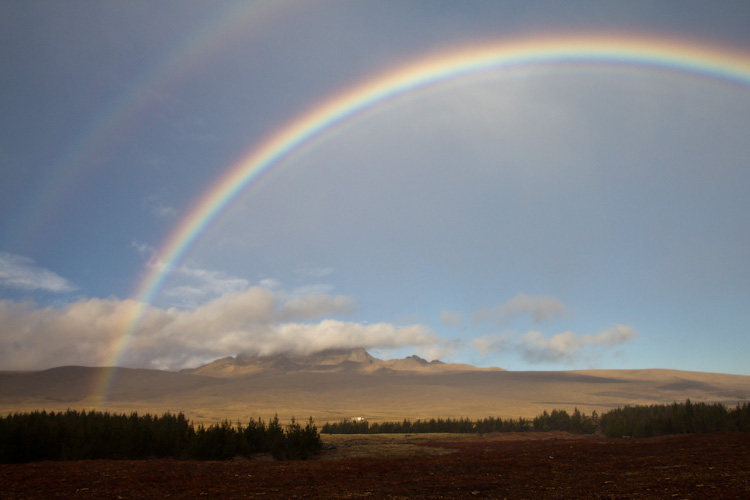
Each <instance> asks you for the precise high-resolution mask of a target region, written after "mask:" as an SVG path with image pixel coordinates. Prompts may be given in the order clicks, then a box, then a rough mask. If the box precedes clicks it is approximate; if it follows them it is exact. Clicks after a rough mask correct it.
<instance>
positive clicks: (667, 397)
mask: <svg viewBox="0 0 750 500" xmlns="http://www.w3.org/2000/svg"><path fill="white" fill-rule="evenodd" d="M112 370H114V372H112ZM103 377H111V379H112V383H111V384H110V387H109V391H108V400H107V402H106V404H104V405H103V406H98V408H99V409H106V410H109V411H116V412H125V413H129V412H132V411H137V412H139V413H144V412H150V413H157V414H160V413H163V412H166V411H171V412H183V413H185V414H186V416H187V417H188V418H190V419H191V420H193V421H195V422H205V423H208V422H216V421H220V420H223V419H231V420H233V421H235V422H236V421H238V420H239V421H243V422H246V421H247V419H249V418H251V417H253V418H258V417H262V418H264V419H266V418H270V417H272V416H273V415H274V414H278V415H279V417H280V418H281V419H282V420H284V419H288V418H291V417H292V416H296V417H298V418H307V417H308V416H312V417H313V418H314V419H315V420H316V421H317V422H326V421H338V420H341V419H344V418H352V417H366V418H368V419H369V420H371V421H383V420H401V419H404V418H410V419H416V418H430V417H452V418H459V417H468V418H472V419H477V418H484V417H487V416H498V417H503V418H518V417H519V416H522V417H527V418H532V417H534V416H536V415H538V414H540V413H542V411H544V410H551V409H556V408H559V409H566V410H568V411H572V410H573V409H574V408H576V407H577V408H579V409H580V410H582V411H583V412H585V413H587V414H590V413H591V412H592V411H594V410H596V411H597V412H599V413H600V414H601V413H602V412H604V411H607V410H609V409H612V408H615V407H618V406H625V405H635V404H644V405H648V404H671V403H672V402H674V401H684V400H685V399H687V398H690V399H691V400H693V401H694V402H721V403H723V404H726V405H732V406H733V405H735V404H737V403H743V402H746V401H747V400H748V399H750V376H744V375H728V374H718V373H700V372H686V371H679V370H581V371H555V372H544V371H536V372H532V371H530V372H509V371H503V370H499V369H495V370H487V369H484V370H482V369H478V368H473V367H470V366H468V365H451V364H450V363H440V362H435V361H432V362H428V361H426V360H424V359H421V358H418V357H409V358H405V359H401V360H388V361H383V360H378V359H377V358H374V357H372V356H370V355H369V354H368V353H367V352H366V351H365V350H364V349H361V350H359V349H355V350H347V351H324V352H321V353H317V354H315V355H312V356H266V357H249V356H237V357H236V358H224V359H222V360H217V361H215V362H213V363H210V364H208V365H205V366H202V367H198V368H196V369H194V370H185V371H182V372H163V371H158V370H133V369H126V368H115V369H105V368H88V367H61V368H55V369H52V370H44V371H40V372H26V373H18V372H16V373H10V372H5V373H3V372H0V413H2V414H8V413H13V412H19V411H29V410H36V409H40V410H41V409H46V410H55V411H57V410H66V409H68V408H71V409H91V408H94V405H95V404H97V403H98V402H99V400H98V397H97V396H98V394H96V391H97V390H98V388H99V386H101V381H102V380H103Z"/></svg>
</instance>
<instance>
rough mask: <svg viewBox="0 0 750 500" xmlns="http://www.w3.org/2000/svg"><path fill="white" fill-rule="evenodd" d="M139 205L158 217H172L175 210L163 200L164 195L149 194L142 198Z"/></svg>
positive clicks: (175, 212)
mask: <svg viewBox="0 0 750 500" xmlns="http://www.w3.org/2000/svg"><path fill="white" fill-rule="evenodd" d="M141 206H142V207H143V208H144V209H145V210H147V211H148V212H150V213H151V214H153V215H155V216H157V217H159V218H168V219H171V218H174V217H175V216H176V215H177V210H176V209H175V208H174V207H173V206H171V205H169V204H168V203H167V202H166V201H165V200H164V195H151V196H148V197H147V198H145V199H144V200H143V202H142V203H141Z"/></svg>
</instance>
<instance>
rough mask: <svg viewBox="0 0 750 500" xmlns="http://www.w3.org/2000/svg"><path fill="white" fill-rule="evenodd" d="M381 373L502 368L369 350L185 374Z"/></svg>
mask: <svg viewBox="0 0 750 500" xmlns="http://www.w3.org/2000/svg"><path fill="white" fill-rule="evenodd" d="M378 370H393V371H411V372H421V373H442V372H452V371H478V370H479V371H500V370H502V369H501V368H477V367H475V366H471V365H464V364H459V363H443V362H442V361H439V360H434V361H427V360H425V359H422V358H420V357H419V356H409V357H407V358H404V359H391V360H382V359H378V358H375V357H373V356H371V355H370V353H368V352H367V351H366V350H365V349H363V348H361V347H359V348H354V349H327V350H324V351H320V352H316V353H312V354H307V355H299V354H274V355H271V356H250V355H246V354H239V355H237V356H236V357H227V358H221V359H217V360H216V361H214V362H212V363H209V364H207V365H203V366H199V367H198V368H193V369H189V370H183V372H185V373H191V374H194V375H204V376H210V377H219V378H238V377H245V376H248V375H252V374H256V373H262V372H266V373H268V372H272V373H288V374H291V373H300V372H317V373H322V372H352V371H354V372H359V373H373V372H375V371H378Z"/></svg>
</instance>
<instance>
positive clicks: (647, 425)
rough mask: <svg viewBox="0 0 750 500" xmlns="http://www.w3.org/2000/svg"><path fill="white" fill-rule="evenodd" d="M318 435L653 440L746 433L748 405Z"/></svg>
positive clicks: (423, 423)
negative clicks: (558, 434) (562, 435)
mask: <svg viewBox="0 0 750 500" xmlns="http://www.w3.org/2000/svg"><path fill="white" fill-rule="evenodd" d="M320 431H321V433H323V434H380V433H432V432H455V433H475V434H486V433H490V432H535V431H536V432H549V431H566V432H571V433H574V434H594V433H601V434H604V435H605V436H606V437H623V436H628V437H653V436H660V435H665V434H685V433H706V432H750V404H748V403H744V404H742V405H739V404H738V405H737V406H736V407H733V408H728V407H726V406H725V405H722V404H719V403H713V404H708V403H693V402H691V401H690V400H689V399H688V400H686V401H685V402H684V403H677V402H675V403H673V404H671V405H650V406H625V407H622V408H616V409H613V410H610V411H607V412H604V413H603V414H602V415H601V416H599V415H598V414H597V412H596V411H594V412H592V414H591V415H586V414H585V413H583V412H581V411H580V410H579V409H578V408H575V409H574V410H573V413H572V414H569V413H568V412H567V411H566V410H552V411H551V412H547V411H546V410H545V411H544V412H543V413H542V414H541V415H538V416H536V417H535V418H533V419H525V418H518V419H513V418H511V419H507V420H504V419H501V418H497V417H488V418H484V419H480V420H476V421H472V420H470V419H466V418H459V419H451V418H446V419H443V418H437V419H435V418H432V419H429V420H417V421H411V420H408V419H406V420H403V421H402V422H374V423H369V422H368V421H366V420H362V421H351V420H342V421H340V422H337V423H326V424H324V425H323V426H322V427H321V429H320Z"/></svg>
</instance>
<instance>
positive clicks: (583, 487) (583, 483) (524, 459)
mask: <svg viewBox="0 0 750 500" xmlns="http://www.w3.org/2000/svg"><path fill="white" fill-rule="evenodd" d="M323 441H324V443H328V444H334V445H335V446H336V448H332V449H328V450H325V451H324V452H323V454H322V455H321V456H320V458H319V459H316V460H310V461H303V462H276V461H272V460H269V459H268V457H265V456H259V457H256V458H255V459H253V460H237V461H228V462H196V461H180V460H144V461H112V460H101V461H84V462H41V463H31V464H21V465H2V466H0V498H2V499H5V498H8V499H10V498H13V499H21V498H23V499H42V498H43V499H49V498H76V499H81V498H92V499H93V498H111V499H129V500H134V499H154V498H170V499H187V498H222V499H223V498H226V499H229V498H328V499H343V498H388V499H396V498H403V499H406V498H409V499H412V498H417V499H421V498H500V499H502V498H508V499H532V500H533V499H563V498H564V499H571V498H587V499H625V498H637V499H657V498H658V499H662V498H668V499H671V498H676V499H712V500H713V499H717V498H721V499H732V498H737V499H740V498H741V499H748V498H750V435H749V434H704V435H679V436H667V437H660V438H651V439H605V438H599V437H581V436H572V435H569V434H565V433H549V434H546V433H526V434H493V435H486V436H481V437H480V436H475V435H474V436H467V435H445V434H433V435H417V434H414V435H400V436H393V435H366V436H358V435H349V436H343V435H338V436H328V435H324V436H323Z"/></svg>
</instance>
